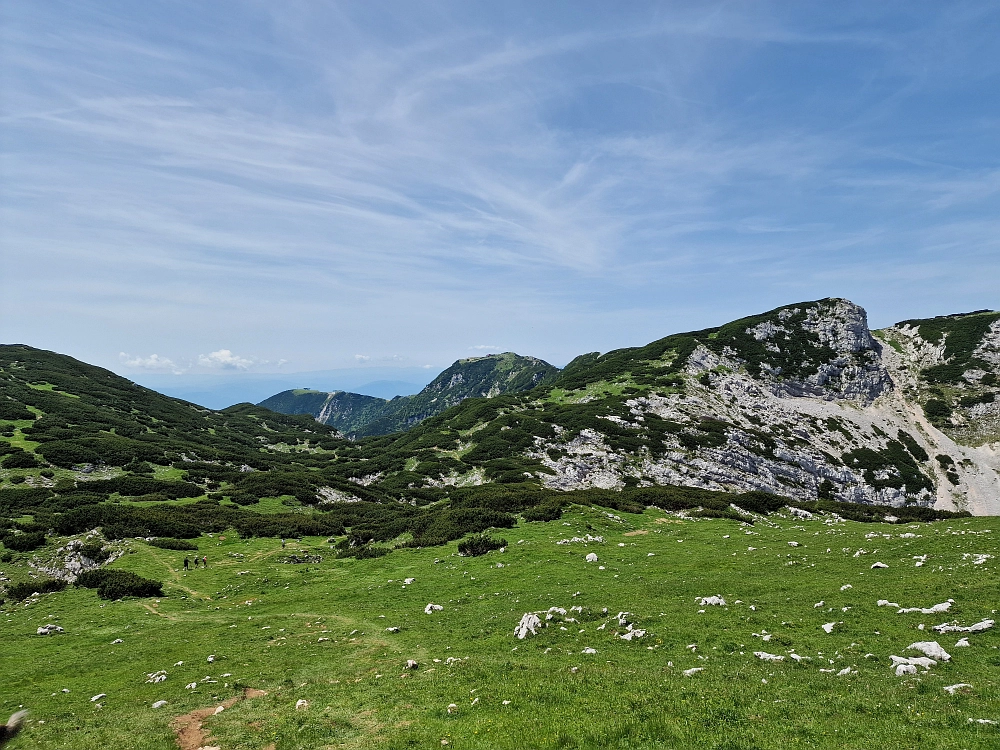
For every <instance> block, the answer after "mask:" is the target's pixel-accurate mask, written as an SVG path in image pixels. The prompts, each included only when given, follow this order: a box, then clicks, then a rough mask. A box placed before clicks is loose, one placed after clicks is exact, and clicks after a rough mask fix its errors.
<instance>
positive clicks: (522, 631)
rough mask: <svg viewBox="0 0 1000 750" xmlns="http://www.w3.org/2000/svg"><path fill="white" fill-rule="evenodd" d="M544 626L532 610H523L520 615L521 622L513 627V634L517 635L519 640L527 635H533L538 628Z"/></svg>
mask: <svg viewBox="0 0 1000 750" xmlns="http://www.w3.org/2000/svg"><path fill="white" fill-rule="evenodd" d="M541 627H544V625H542V621H541V620H539V619H538V615H536V614H535V613H534V612H525V613H524V615H523V616H522V617H521V622H519V623H518V624H517V627H516V628H514V635H516V636H517V637H518V639H519V640H522V641H523V640H524V639H525V638H526V637H527V636H529V635H535V634H536V633H537V632H538V629H539V628H541Z"/></svg>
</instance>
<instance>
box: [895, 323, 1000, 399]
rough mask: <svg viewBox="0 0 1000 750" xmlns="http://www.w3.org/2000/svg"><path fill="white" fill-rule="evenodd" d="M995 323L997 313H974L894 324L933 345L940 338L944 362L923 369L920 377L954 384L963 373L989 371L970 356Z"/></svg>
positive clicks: (983, 363)
mask: <svg viewBox="0 0 1000 750" xmlns="http://www.w3.org/2000/svg"><path fill="white" fill-rule="evenodd" d="M998 320H1000V312H995V311H993V310H977V311H976V312H971V313H962V314H958V315H941V316H938V317H936V318H929V319H926V320H904V321H902V322H901V323H897V324H896V325H897V326H900V327H901V326H911V327H914V328H916V329H917V331H918V332H919V334H920V338H922V339H923V340H924V341H930V342H931V343H933V344H938V343H941V340H942V339H943V340H944V359H945V362H944V363H943V364H940V365H935V366H933V367H928V368H927V369H925V370H924V371H923V377H924V378H925V379H926V380H927V382H929V383H958V382H959V381H960V380H961V379H962V377H963V375H964V374H965V372H966V371H967V370H971V369H975V368H979V369H984V370H988V369H990V365H989V363H988V362H984V361H983V360H981V359H978V358H976V357H975V356H974V354H975V350H976V348H977V347H978V346H979V344H980V343H981V342H982V339H983V336H984V335H985V334H986V332H987V331H988V330H989V329H990V326H991V325H993V323H995V322H996V321H998ZM991 382H995V381H991Z"/></svg>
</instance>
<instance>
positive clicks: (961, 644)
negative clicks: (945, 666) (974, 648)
mask: <svg viewBox="0 0 1000 750" xmlns="http://www.w3.org/2000/svg"><path fill="white" fill-rule="evenodd" d="M971 645H972V644H971V643H969V639H968V638H959V640H958V643H956V644H955V648H968V647H969V646H971Z"/></svg>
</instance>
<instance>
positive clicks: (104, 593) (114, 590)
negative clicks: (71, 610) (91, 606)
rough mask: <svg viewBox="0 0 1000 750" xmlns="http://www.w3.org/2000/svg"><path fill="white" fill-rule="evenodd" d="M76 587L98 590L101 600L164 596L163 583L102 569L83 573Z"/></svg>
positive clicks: (126, 571)
mask: <svg viewBox="0 0 1000 750" xmlns="http://www.w3.org/2000/svg"><path fill="white" fill-rule="evenodd" d="M75 585H76V586H80V587H82V588H86V589H97V595H98V596H99V597H100V598H101V599H112V600H115V599H123V598H125V597H126V596H138V597H149V596H163V583H162V582H161V581H153V580H151V579H149V578H143V577H142V576H139V575H136V574H135V573H132V572H131V571H128V570H111V569H100V570H91V571H88V572H86V573H81V574H80V575H79V576H78V577H77V579H76V583H75Z"/></svg>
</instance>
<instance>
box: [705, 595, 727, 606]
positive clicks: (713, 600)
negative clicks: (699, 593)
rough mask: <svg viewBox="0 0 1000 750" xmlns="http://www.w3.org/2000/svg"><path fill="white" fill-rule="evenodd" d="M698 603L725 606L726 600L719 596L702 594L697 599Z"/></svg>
mask: <svg viewBox="0 0 1000 750" xmlns="http://www.w3.org/2000/svg"><path fill="white" fill-rule="evenodd" d="M698 604H699V605H701V606H702V607H708V606H716V607H725V606H726V600H725V599H723V598H722V597H721V596H703V597H702V598H701V599H700V600H699V601H698Z"/></svg>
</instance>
